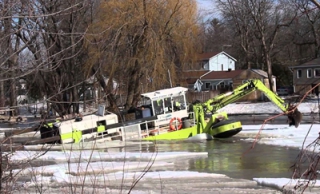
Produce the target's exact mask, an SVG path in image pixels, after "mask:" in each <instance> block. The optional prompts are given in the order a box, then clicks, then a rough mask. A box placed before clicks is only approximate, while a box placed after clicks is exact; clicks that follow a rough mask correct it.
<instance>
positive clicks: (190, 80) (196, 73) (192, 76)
mask: <svg viewBox="0 0 320 194" xmlns="http://www.w3.org/2000/svg"><path fill="white" fill-rule="evenodd" d="M208 72H210V71H208V70H189V71H184V72H182V74H183V75H182V77H183V78H184V80H186V82H187V84H194V83H195V82H196V81H197V79H199V78H200V77H201V76H203V75H205V74H206V73H208Z"/></svg>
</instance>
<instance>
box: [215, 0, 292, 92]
mask: <svg viewBox="0 0 320 194" xmlns="http://www.w3.org/2000/svg"><path fill="white" fill-rule="evenodd" d="M217 3H218V5H219V7H220V11H221V12H222V15H223V16H224V17H225V18H226V20H228V21H229V24H231V26H230V27H233V28H235V29H236V32H237V33H236V36H237V37H239V41H238V43H239V44H240V47H241V49H242V50H243V52H244V54H245V56H246V57H245V58H246V61H247V63H248V66H249V67H250V66H251V63H252V61H253V57H255V58H256V61H257V59H258V58H257V57H259V55H261V56H262V58H261V62H262V65H261V67H260V68H261V69H264V65H266V69H267V72H268V78H269V87H270V89H272V90H273V85H274V83H273V79H272V74H273V73H272V56H273V52H274V47H275V43H276V41H277V36H278V34H279V31H280V30H281V29H282V28H283V27H287V26H289V25H290V24H291V23H292V21H293V20H294V18H295V15H290V14H288V13H286V12H285V11H286V9H287V8H286V6H287V4H286V3H285V2H282V1H273V0H242V1H233V0H217ZM290 13H291V12H290ZM259 58H260V57H259ZM256 63H257V62H256Z"/></svg>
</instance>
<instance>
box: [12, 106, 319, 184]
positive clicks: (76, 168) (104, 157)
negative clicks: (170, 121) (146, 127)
mask: <svg viewBox="0 0 320 194" xmlns="http://www.w3.org/2000/svg"><path fill="white" fill-rule="evenodd" d="M298 109H299V110H300V111H301V112H302V113H303V114H310V113H311V112H318V102H317V100H311V101H309V102H305V103H301V104H300V105H299V107H298ZM258 110H259V112H260V113H281V111H280V109H278V108H277V107H276V106H275V105H274V104H272V103H270V102H265V103H233V104H230V105H228V106H226V107H224V108H223V109H221V110H220V111H226V112H228V113H230V114H236V113H237V114H240V113H246V114H255V113H259V112H258ZM261 127H262V125H243V130H242V131H241V132H240V133H241V134H242V135H244V136H246V135H248V137H254V136H249V135H250V134H257V133H258V132H259V130H260V129H261ZM319 127H320V124H313V125H312V124H301V125H300V126H299V127H298V128H295V127H289V126H288V125H287V124H283V125H279V124H277V125H273V124H266V125H264V126H263V130H262V131H261V134H264V135H267V136H264V137H263V138H261V139H260V140H259V141H258V143H259V144H268V145H276V146H282V147H294V148H299V149H303V147H302V145H303V142H304V141H305V143H304V145H305V146H307V145H308V144H310V143H312V142H313V141H314V140H315V138H316V137H318V135H319V134H318V133H319ZM270 136H272V137H273V138H269V137H270ZM244 141H251V142H253V141H254V139H248V138H247V139H244ZM37 154H38V152H37V151H17V152H16V153H15V154H14V155H13V156H12V157H11V159H10V160H11V161H14V162H19V161H20V162H21V161H25V160H30V159H32V158H34V157H35V156H36V155H37ZM207 154H208V153H206V152H166V153H163V152H162V153H157V154H154V153H140V152H129V153H123V152H100V151H98V150H96V151H93V152H91V151H72V152H68V151H65V152H61V151H49V152H47V153H46V154H45V155H42V156H39V157H37V159H36V160H37V161H41V162H45V161H55V162H56V163H57V164H53V165H47V166H45V167H43V166H41V167H33V168H26V169H24V170H23V171H19V170H16V171H14V173H17V172H19V173H22V174H25V175H31V174H32V175H33V176H36V179H34V180H36V181H27V182H25V183H24V186H25V187H28V186H33V185H35V184H36V182H37V183H39V180H41V183H42V184H44V185H46V184H48V185H49V184H51V183H52V182H55V183H61V182H64V183H65V182H68V183H73V182H76V181H77V179H78V178H76V177H74V176H73V175H72V174H77V173H78V174H79V173H80V174H81V173H83V172H85V171H87V170H89V171H101V169H110V168H109V167H112V168H113V169H114V171H115V172H112V173H108V172H105V173H107V175H105V174H104V175H103V176H104V177H103V178H105V176H107V177H108V180H118V179H121V177H122V176H123V175H124V176H125V177H132V176H136V174H135V173H132V172H131V173H129V172H127V171H128V170H130V169H135V170H137V169H140V168H141V169H143V167H145V166H146V165H148V161H149V160H150V159H153V158H155V159H156V162H155V163H154V164H153V165H155V166H167V167H170V165H173V163H172V162H166V160H168V159H174V158H175V157H179V158H181V157H185V158H189V157H191V158H192V157H207ZM123 158H128V159H131V160H130V161H132V159H133V162H125V163H123V162H121V161H120V162H119V161H110V160H117V159H123ZM88 159H91V160H92V161H96V162H94V163H92V164H90V165H89V167H88V163H87V162H86V161H87V160H88ZM68 160H77V161H80V163H71V164H68V162H67V161H68ZM108 160H109V161H108ZM134 160H136V161H134ZM123 169H125V170H126V171H125V172H126V173H123V172H124V171H123ZM140 173H141V172H140ZM48 174H51V175H50V176H48ZM210 174H212V173H198V172H191V171H179V172H177V171H174V172H173V171H170V170H167V171H163V172H150V173H147V174H146V175H145V177H144V178H154V179H158V178H159V176H160V177H172V178H174V177H180V176H184V177H185V176H190V177H198V176H201V177H206V176H210ZM94 178H97V177H96V176H95V177H94ZM100 178H102V177H100ZM88 179H90V177H88ZM253 180H254V181H256V182H257V183H259V184H261V185H263V186H272V187H276V188H278V189H281V188H282V187H283V186H284V185H287V184H289V185H291V186H293V185H295V184H296V183H297V182H298V181H299V180H291V179H288V178H282V177H274V178H263V177H257V178H254V179H253ZM300 181H301V180H300ZM315 186H320V181H318V182H316V183H315Z"/></svg>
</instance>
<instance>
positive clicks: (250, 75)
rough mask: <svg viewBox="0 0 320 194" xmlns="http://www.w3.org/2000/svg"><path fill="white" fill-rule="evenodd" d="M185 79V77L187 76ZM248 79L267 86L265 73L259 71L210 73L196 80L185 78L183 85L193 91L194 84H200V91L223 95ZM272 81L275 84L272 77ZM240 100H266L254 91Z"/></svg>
mask: <svg viewBox="0 0 320 194" xmlns="http://www.w3.org/2000/svg"><path fill="white" fill-rule="evenodd" d="M185 77H187V74H186V75H185ZM248 79H260V80H261V81H262V82H263V83H264V84H265V85H266V86H267V87H268V86H269V83H268V75H267V73H266V72H265V71H262V70H259V69H245V70H233V71H210V72H206V73H205V74H203V75H202V76H199V77H198V78H197V79H195V77H193V78H192V79H191V78H190V79H188V78H187V79H185V83H186V84H187V85H188V88H189V89H191V88H193V89H195V87H194V85H195V84H196V83H201V91H209V90H218V91H219V93H224V92H226V91H232V90H233V88H236V87H238V86H240V85H241V84H243V83H245V82H246V80H248ZM273 81H274V83H276V78H275V77H273ZM275 88H276V84H275V85H274V91H275ZM241 100H243V101H248V100H250V101H252V100H266V97H265V96H264V95H263V93H262V92H260V91H255V92H253V93H251V94H250V95H248V96H246V97H243V98H242V99H241Z"/></svg>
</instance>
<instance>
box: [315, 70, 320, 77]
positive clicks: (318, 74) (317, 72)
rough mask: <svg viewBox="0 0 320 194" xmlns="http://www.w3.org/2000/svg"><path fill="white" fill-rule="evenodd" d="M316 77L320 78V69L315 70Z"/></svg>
mask: <svg viewBox="0 0 320 194" xmlns="http://www.w3.org/2000/svg"><path fill="white" fill-rule="evenodd" d="M314 77H317V78H318V77H320V69H314Z"/></svg>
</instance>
